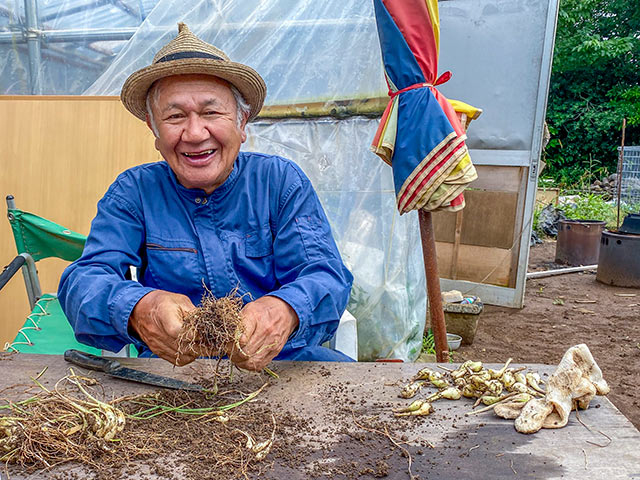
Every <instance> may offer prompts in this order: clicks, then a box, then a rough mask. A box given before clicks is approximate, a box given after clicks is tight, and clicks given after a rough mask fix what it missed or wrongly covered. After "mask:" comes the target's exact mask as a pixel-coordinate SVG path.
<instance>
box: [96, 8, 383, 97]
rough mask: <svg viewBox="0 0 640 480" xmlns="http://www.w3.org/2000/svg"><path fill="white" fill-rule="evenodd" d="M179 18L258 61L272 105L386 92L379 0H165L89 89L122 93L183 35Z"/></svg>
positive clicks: (231, 51)
mask: <svg viewBox="0 0 640 480" xmlns="http://www.w3.org/2000/svg"><path fill="white" fill-rule="evenodd" d="M178 12H179V13H178ZM178 21H183V22H185V23H186V24H187V25H188V26H189V28H190V29H191V31H192V32H193V33H195V34H196V35H198V36H199V37H200V38H202V40H204V41H206V42H209V43H211V44H213V45H215V46H217V47H219V48H221V49H222V50H223V51H224V52H225V53H226V54H227V55H228V56H229V57H230V58H231V59H232V60H234V61H237V62H241V63H244V64H247V65H250V66H251V67H253V68H254V69H256V70H257V71H258V72H259V73H260V75H262V76H263V78H264V79H265V82H266V84H267V99H266V104H267V105H280V104H288V103H301V102H308V101H319V100H336V99H352V98H359V97H362V98H369V97H375V96H384V95H386V92H387V87H386V84H385V81H384V74H383V70H382V60H381V55H380V49H379V45H378V40H377V33H376V25H375V20H374V16H373V4H372V3H371V2H369V1H362V0H346V1H345V0H324V1H321V2H319V1H317V0H288V1H268V2H265V1H261V0H243V1H228V0H218V1H213V2H212V1H210V0H201V1H194V0H192V1H186V2H185V1H184V0H161V1H159V2H158V4H157V6H156V7H155V8H154V9H153V11H152V12H151V13H150V14H149V15H148V16H147V18H146V19H145V21H144V22H143V23H142V24H141V25H140V28H139V29H138V31H137V32H136V34H135V36H134V37H133V38H132V39H131V40H130V42H129V43H128V44H127V45H126V47H125V48H124V49H123V50H122V51H121V52H120V54H119V55H118V57H117V58H116V59H115V60H114V61H113V63H111V65H110V66H109V68H108V69H107V70H106V71H105V72H104V73H103V74H102V75H101V76H100V78H98V79H97V80H96V81H95V83H94V84H93V85H91V86H90V87H89V88H88V89H87V90H86V92H85V93H86V94H89V95H118V94H119V93H120V88H121V87H122V84H123V83H124V81H125V79H126V78H127V77H128V76H129V75H130V74H131V73H132V72H134V71H135V70H138V69H139V68H142V67H144V66H146V65H148V64H149V63H150V62H151V60H152V59H153V55H154V53H155V52H157V51H158V50H159V49H160V47H161V46H162V45H164V44H166V43H167V42H168V41H169V40H171V38H173V37H175V36H176V34H177V31H178V27H177V22H178ZM347 46H348V48H345V47H347Z"/></svg>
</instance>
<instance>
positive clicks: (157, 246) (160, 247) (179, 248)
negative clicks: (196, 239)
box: [147, 243, 198, 253]
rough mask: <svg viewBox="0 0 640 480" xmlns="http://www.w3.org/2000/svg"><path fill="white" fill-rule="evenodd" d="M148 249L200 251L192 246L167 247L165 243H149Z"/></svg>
mask: <svg viewBox="0 0 640 480" xmlns="http://www.w3.org/2000/svg"><path fill="white" fill-rule="evenodd" d="M147 250H162V251H165V252H187V253H198V250H196V249H195V248H191V247H165V246H164V245H159V244H157V243H147Z"/></svg>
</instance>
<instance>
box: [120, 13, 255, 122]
mask: <svg viewBox="0 0 640 480" xmlns="http://www.w3.org/2000/svg"><path fill="white" fill-rule="evenodd" d="M188 73H199V74H205V75H213V76H216V77H218V78H222V79H224V80H226V81H227V82H229V83H230V84H232V85H234V86H235V87H236V88H237V89H238V90H239V91H240V93H242V96H243V97H244V99H245V100H246V101H247V103H249V105H251V112H250V113H249V120H252V119H253V118H255V117H256V116H257V115H258V113H259V112H260V109H261V108H262V104H263V103H264V97H265V96H266V94H267V86H266V85H265V83H264V80H263V79H262V77H261V76H260V75H259V74H258V72H256V71H255V70H254V69H253V68H251V67H248V66H246V65H243V64H241V63H236V62H232V61H231V60H229V57H227V55H226V54H225V53H224V52H223V51H222V50H220V49H218V48H216V47H214V46H213V45H210V44H208V43H206V42H203V41H202V40H200V39H199V38H198V37H196V36H195V35H194V34H193V33H191V31H190V30H189V27H187V26H186V25H185V24H184V23H182V22H181V23H178V36H177V37H176V38H174V39H173V40H171V41H170V42H169V43H167V44H166V45H165V46H164V47H162V48H161V49H160V51H159V52H158V53H157V54H156V56H155V57H153V62H152V63H151V65H149V66H148V67H145V68H143V69H141V70H138V71H137V72H134V73H132V74H131V75H130V76H129V78H127V80H126V81H125V82H124V85H123V86H122V92H120V100H122V103H123V104H124V106H125V107H126V109H127V110H129V111H130V112H131V113H133V114H134V115H135V116H136V117H138V118H139V119H141V120H145V116H146V114H147V107H146V100H147V92H148V91H149V88H151V85H152V84H153V82H155V81H156V80H159V79H161V78H164V77H169V76H171V75H181V74H188Z"/></svg>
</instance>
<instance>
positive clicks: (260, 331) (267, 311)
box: [230, 295, 298, 371]
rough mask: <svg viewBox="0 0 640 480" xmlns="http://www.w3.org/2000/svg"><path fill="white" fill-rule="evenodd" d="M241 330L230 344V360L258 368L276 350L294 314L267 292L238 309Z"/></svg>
mask: <svg viewBox="0 0 640 480" xmlns="http://www.w3.org/2000/svg"><path fill="white" fill-rule="evenodd" d="M241 314H242V316H243V318H244V333H243V334H242V336H241V337H240V340H239V344H240V348H241V349H242V350H239V349H238V348H237V346H235V345H234V346H232V347H231V349H230V351H231V354H230V357H231V361H232V362H233V363H235V364H236V366H238V367H240V368H244V369H246V370H254V371H260V370H262V369H263V368H264V367H266V366H267V365H268V364H269V362H270V361H271V360H273V358H274V357H275V356H276V355H278V353H280V350H282V347H284V344H285V343H287V339H288V338H289V335H291V333H293V331H294V330H295V329H296V328H297V327H298V315H297V314H296V312H295V310H294V309H293V308H291V306H290V305H289V304H288V303H287V302H285V301H284V300H281V299H279V298H278V297H270V296H268V295H266V296H264V297H261V298H259V299H257V300H254V301H253V302H249V303H247V304H246V305H245V306H244V308H243V309H242V312H241Z"/></svg>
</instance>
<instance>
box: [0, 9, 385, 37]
mask: <svg viewBox="0 0 640 480" xmlns="http://www.w3.org/2000/svg"><path fill="white" fill-rule="evenodd" d="M25 2H35V0H25ZM373 22H374V19H373V17H371V18H364V19H343V20H335V19H318V20H290V21H286V22H278V21H267V22H256V23H255V24H254V25H252V28H254V29H255V30H258V29H275V28H296V27H300V28H320V27H335V26H340V27H349V26H362V25H367V24H370V23H373ZM172 28H173V27H172ZM190 28H191V30H193V31H197V30H199V28H200V25H191V26H190ZM203 28H205V27H204V26H203ZM243 28H246V25H244V24H242V23H226V24H224V25H222V26H220V27H219V28H218V31H219V32H229V33H234V32H236V31H239V30H241V29H243ZM137 31H138V27H133V28H131V27H129V28H93V29H91V30H87V29H63V30H41V31H38V33H39V34H40V36H41V37H42V40H43V41H46V42H72V41H85V42H98V41H113V40H129V39H130V38H131V37H133V35H134V34H135V33H136V32H137ZM145 31H147V32H155V31H157V32H160V33H164V32H166V31H167V27H164V26H155V27H147V28H146V30H145ZM21 41H24V40H23V38H22V35H21V34H20V33H19V32H0V43H13V42H21Z"/></svg>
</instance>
